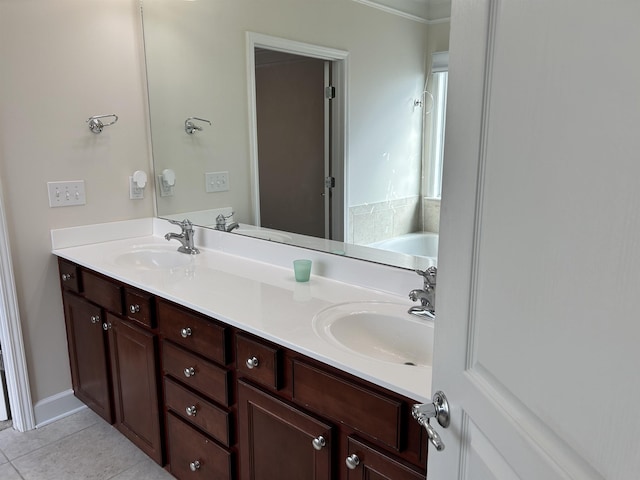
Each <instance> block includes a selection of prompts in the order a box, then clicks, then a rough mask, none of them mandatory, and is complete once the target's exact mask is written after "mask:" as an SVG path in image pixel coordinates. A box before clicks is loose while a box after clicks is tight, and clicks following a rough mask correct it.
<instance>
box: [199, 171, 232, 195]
mask: <svg viewBox="0 0 640 480" xmlns="http://www.w3.org/2000/svg"><path fill="white" fill-rule="evenodd" d="M204 182H205V191H206V192H207V193H211V192H226V191H228V190H229V172H208V173H205V174H204Z"/></svg>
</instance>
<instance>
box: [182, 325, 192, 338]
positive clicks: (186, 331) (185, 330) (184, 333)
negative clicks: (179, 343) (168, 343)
mask: <svg viewBox="0 0 640 480" xmlns="http://www.w3.org/2000/svg"><path fill="white" fill-rule="evenodd" d="M180 335H182V338H187V337H190V336H191V328H190V327H185V328H183V329H182V330H180Z"/></svg>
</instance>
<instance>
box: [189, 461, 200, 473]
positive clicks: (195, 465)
mask: <svg viewBox="0 0 640 480" xmlns="http://www.w3.org/2000/svg"><path fill="white" fill-rule="evenodd" d="M200 467H201V464H200V461H199V460H194V461H193V462H191V463H190V464H189V469H190V470H191V471H192V472H197V471H198V470H200Z"/></svg>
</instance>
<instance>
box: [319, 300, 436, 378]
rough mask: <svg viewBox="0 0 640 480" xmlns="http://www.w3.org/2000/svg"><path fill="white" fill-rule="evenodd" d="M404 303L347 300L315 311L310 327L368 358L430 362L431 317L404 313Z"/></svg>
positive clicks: (416, 362)
mask: <svg viewBox="0 0 640 480" xmlns="http://www.w3.org/2000/svg"><path fill="white" fill-rule="evenodd" d="M407 309H408V307H407V305H404V304H399V303H387V302H350V303H342V304H339V305H335V306H332V307H329V308H326V309H325V310H322V311H321V312H320V313H318V314H317V315H316V316H315V317H314V319H313V329H314V331H315V333H316V334H317V335H318V336H320V338H322V339H324V340H325V341H327V342H329V343H331V344H333V345H335V346H337V347H339V348H342V349H344V350H347V351H349V352H352V353H356V354H358V355H361V356H365V357H367V358H369V359H372V360H380V361H383V362H389V363H395V364H404V365H418V366H430V365H432V362H433V320H431V319H424V318H418V317H414V316H412V315H410V314H408V313H407Z"/></svg>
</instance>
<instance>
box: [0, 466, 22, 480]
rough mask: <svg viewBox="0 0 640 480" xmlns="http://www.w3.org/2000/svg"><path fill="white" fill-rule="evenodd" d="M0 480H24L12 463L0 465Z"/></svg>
mask: <svg viewBox="0 0 640 480" xmlns="http://www.w3.org/2000/svg"><path fill="white" fill-rule="evenodd" d="M0 478H1V479H2V480H22V477H21V476H20V474H19V473H18V472H16V469H15V468H13V465H11V464H10V463H5V464H4V465H0Z"/></svg>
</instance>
